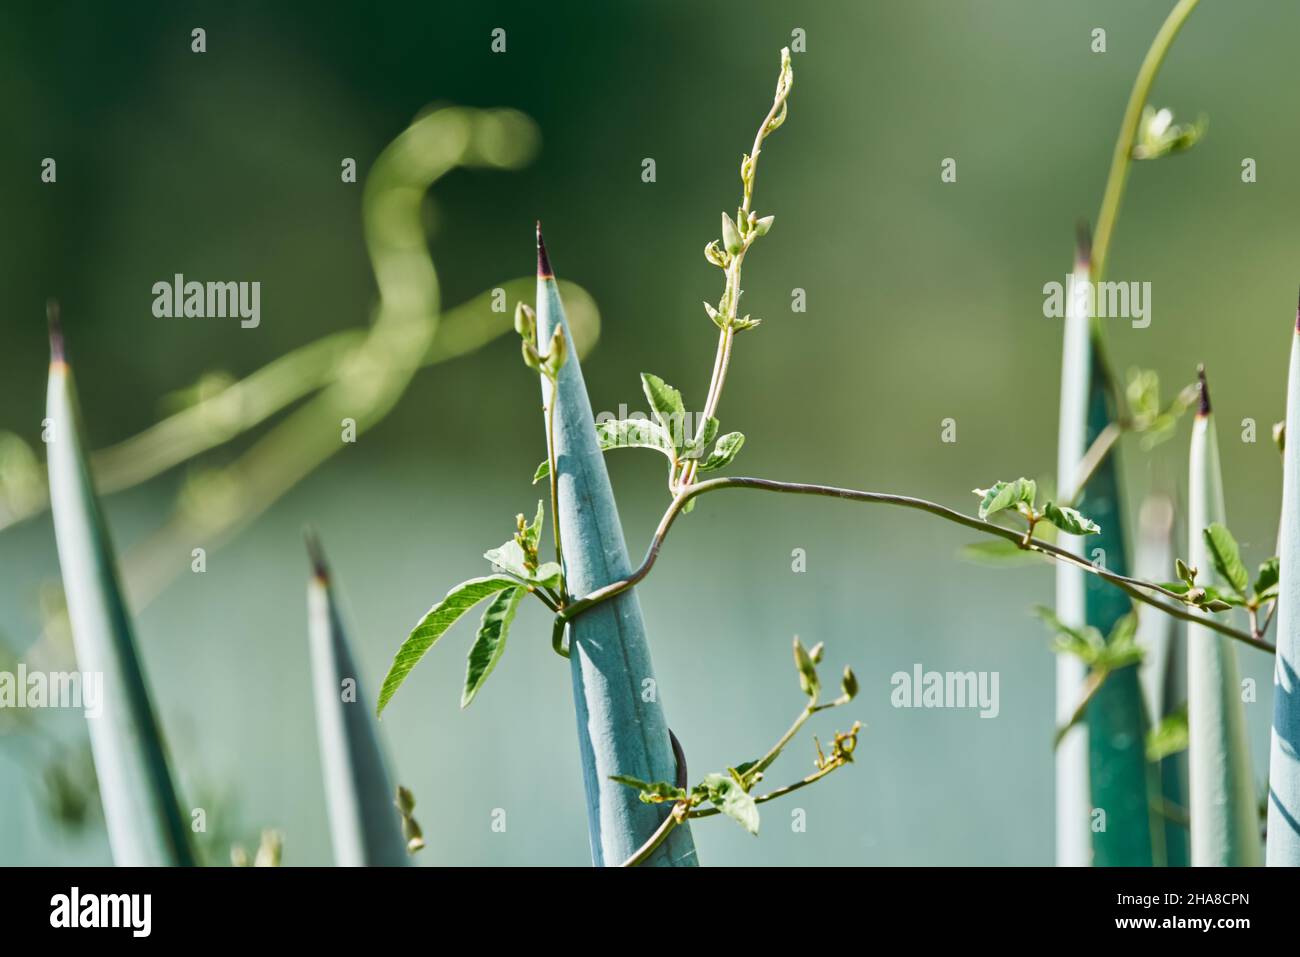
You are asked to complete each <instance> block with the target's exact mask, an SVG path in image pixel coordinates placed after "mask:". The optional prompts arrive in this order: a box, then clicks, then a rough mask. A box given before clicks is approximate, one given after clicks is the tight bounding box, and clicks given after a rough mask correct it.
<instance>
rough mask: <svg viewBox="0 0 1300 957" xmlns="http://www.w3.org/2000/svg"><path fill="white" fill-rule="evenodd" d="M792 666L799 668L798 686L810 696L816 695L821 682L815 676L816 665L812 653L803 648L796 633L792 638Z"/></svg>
mask: <svg viewBox="0 0 1300 957" xmlns="http://www.w3.org/2000/svg"><path fill="white" fill-rule="evenodd" d="M794 666H795V667H796V668H798V669H799V687H800V688H801V689H803V693H804V694H806V695H807V696H808V697H810V698H815V697H817V693H818V692H819V691H820V690H821V682H820V681H819V680H818V678H817V666H816V665H815V664H813V659H812V655H810V654H808V650H807V649H806V648H804V646H803V642H801V641H800V640H799V636H798V635H796V636H795V639H794Z"/></svg>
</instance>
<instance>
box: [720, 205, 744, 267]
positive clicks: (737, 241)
mask: <svg viewBox="0 0 1300 957" xmlns="http://www.w3.org/2000/svg"><path fill="white" fill-rule="evenodd" d="M722 246H723V248H724V249H726V250H727V252H729V253H731V254H732V255H733V256H734V255H735V254H736V253H738V252H740V251H741V250H742V249H744V248H745V242H744V240H742V239H741V238H740V231H739V230H737V229H736V224H735V223H733V222H732V221H731V217H730V216H728V215H727V214H726V213H723V214H722Z"/></svg>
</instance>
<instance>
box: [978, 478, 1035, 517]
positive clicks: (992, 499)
mask: <svg viewBox="0 0 1300 957" xmlns="http://www.w3.org/2000/svg"><path fill="white" fill-rule="evenodd" d="M973 491H974V493H975V494H976V495H978V496H980V511H979V516H980V518H982V519H984V520H986V521H987V520H988V519H989V518H990V517H991V516H993V515H996V514H998V512H1003V511H1006V510H1007V509H1009V508H1019V506H1020V505H1022V504H1023V505H1025V506H1026V507H1027V508H1033V505H1034V497H1035V496H1036V495H1037V494H1038V483H1037V482H1035V481H1034V480H1033V479H1026V478H1018V479H1016V480H1015V481H1014V482H994V483H993V485H992V486H991V487H989V488H977V489H973Z"/></svg>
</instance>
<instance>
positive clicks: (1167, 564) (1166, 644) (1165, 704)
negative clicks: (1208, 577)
mask: <svg viewBox="0 0 1300 957" xmlns="http://www.w3.org/2000/svg"><path fill="white" fill-rule="evenodd" d="M1173 524H1174V506H1173V503H1172V502H1171V501H1170V500H1169V499H1167V498H1164V497H1163V496H1152V497H1150V498H1148V499H1147V500H1146V501H1145V502H1143V503H1142V509H1141V511H1140V512H1139V517H1138V542H1137V565H1136V568H1135V570H1136V572H1137V575H1138V577H1139V578H1143V579H1146V580H1147V581H1161V580H1163V579H1166V578H1168V577H1169V570H1170V569H1171V568H1173V566H1174V545H1173ZM1174 630H1175V625H1174V621H1173V619H1171V618H1169V617H1168V616H1167V615H1159V614H1153V613H1152V612H1151V611H1149V610H1147V609H1145V608H1144V609H1142V611H1141V614H1140V615H1139V617H1138V628H1137V636H1136V641H1137V644H1138V646H1139V647H1141V648H1142V650H1143V652H1144V655H1143V658H1142V664H1141V665H1140V666H1139V669H1138V674H1139V679H1140V681H1141V684H1142V698H1143V701H1144V702H1145V704H1146V709H1147V714H1148V716H1149V717H1150V720H1151V723H1152V725H1157V724H1158V723H1159V722H1160V721H1161V720H1163V719H1164V718H1165V717H1167V716H1168V715H1169V714H1170V713H1172V712H1174V711H1175V710H1176V709H1177V708H1179V707H1181V705H1182V703H1183V702H1184V701H1186V699H1187V696H1186V690H1185V685H1186V676H1187V669H1186V666H1185V664H1184V659H1185V657H1186V655H1185V654H1184V652H1183V648H1182V645H1181V643H1179V642H1177V641H1176V640H1175V634H1174ZM1186 766H1187V756H1186V754H1184V753H1182V752H1179V753H1177V754H1171V755H1168V756H1166V757H1164V758H1162V759H1161V760H1160V761H1159V762H1158V764H1156V766H1155V767H1154V768H1153V772H1154V774H1155V776H1156V778H1157V779H1158V784H1157V786H1155V787H1153V788H1152V791H1153V792H1156V791H1158V792H1159V794H1160V795H1161V797H1162V799H1163V801H1162V806H1164V807H1175V808H1184V807H1186V806H1187V784H1186V776H1187V775H1186V771H1187V767H1186ZM1162 830H1163V833H1164V841H1163V843H1164V865H1165V866H1167V867H1186V866H1187V865H1188V864H1189V863H1190V862H1191V859H1190V856H1189V853H1188V835H1187V828H1186V827H1185V826H1184V824H1183V823H1182V822H1180V821H1174V820H1170V819H1169V818H1168V816H1164V827H1163V829H1162Z"/></svg>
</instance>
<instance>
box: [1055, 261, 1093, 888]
mask: <svg viewBox="0 0 1300 957" xmlns="http://www.w3.org/2000/svg"><path fill="white" fill-rule="evenodd" d="M1074 279H1075V282H1076V283H1078V282H1086V281H1087V279H1088V242H1087V238H1086V236H1083V235H1081V236H1080V241H1079V245H1078V250H1077V254H1076V256H1075V263H1074ZM1075 288H1076V289H1079V288H1083V287H1078V286H1076V287H1075ZM1086 303H1087V301H1086V299H1084V298H1083V297H1082V296H1080V295H1072V296H1070V299H1069V302H1068V303H1067V305H1066V314H1065V330H1064V333H1063V336H1064V342H1063V345H1062V348H1061V407H1060V420H1059V425H1058V436H1057V447H1056V481H1057V489H1058V495H1059V496H1060V500H1061V501H1064V502H1069V501H1074V500H1075V499H1076V498H1077V497H1078V496H1079V493H1080V492H1081V491H1082V490H1081V489H1077V488H1075V487H1074V486H1075V482H1076V476H1077V475H1078V474H1079V470H1080V464H1081V462H1082V461H1083V458H1084V455H1085V454H1086V453H1087V448H1088V442H1087V421H1088V371H1089V368H1090V366H1089V361H1090V360H1089V356H1090V347H1089V334H1088V311H1087V308H1086ZM1060 544H1061V547H1062V548H1065V549H1068V550H1069V551H1071V552H1079V551H1081V550H1082V545H1083V542H1082V541H1081V540H1080V539H1079V537H1078V536H1073V535H1066V534H1064V533H1063V534H1062V535H1061V536H1060ZM1085 584H1086V574H1085V572H1084V571H1082V570H1081V569H1079V568H1077V567H1075V566H1073V565H1070V564H1068V563H1065V562H1062V563H1059V564H1058V565H1057V566H1056V615H1057V617H1058V618H1060V619H1061V621H1062V622H1064V623H1065V624H1067V625H1069V626H1071V627H1076V628H1077V627H1082V626H1083V625H1084V624H1085V621H1084V619H1085V615H1086V608H1085V600H1084V589H1085ZM1087 680H1088V666H1087V665H1085V664H1084V663H1083V662H1082V661H1081V660H1079V658H1077V657H1076V656H1074V655H1057V656H1056V724H1057V727H1067V726H1068V723H1069V722H1070V721H1071V720H1072V717H1073V715H1074V712H1075V709H1076V708H1078V706H1079V702H1080V701H1081V700H1082V698H1083V695H1084V693H1085V686H1086V683H1087ZM1091 809H1092V801H1091V798H1090V796H1089V792H1088V726H1087V724H1086V723H1085V722H1078V723H1077V724H1075V725H1074V726H1073V727H1072V728H1070V730H1069V731H1067V732H1066V733H1065V735H1064V736H1063V737H1062V738H1061V740H1060V742H1059V744H1058V745H1057V748H1056V863H1057V864H1059V865H1061V866H1063V867H1083V866H1087V865H1088V864H1089V863H1090V862H1091V861H1092V835H1091V832H1090V830H1089V813H1090V811H1091Z"/></svg>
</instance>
